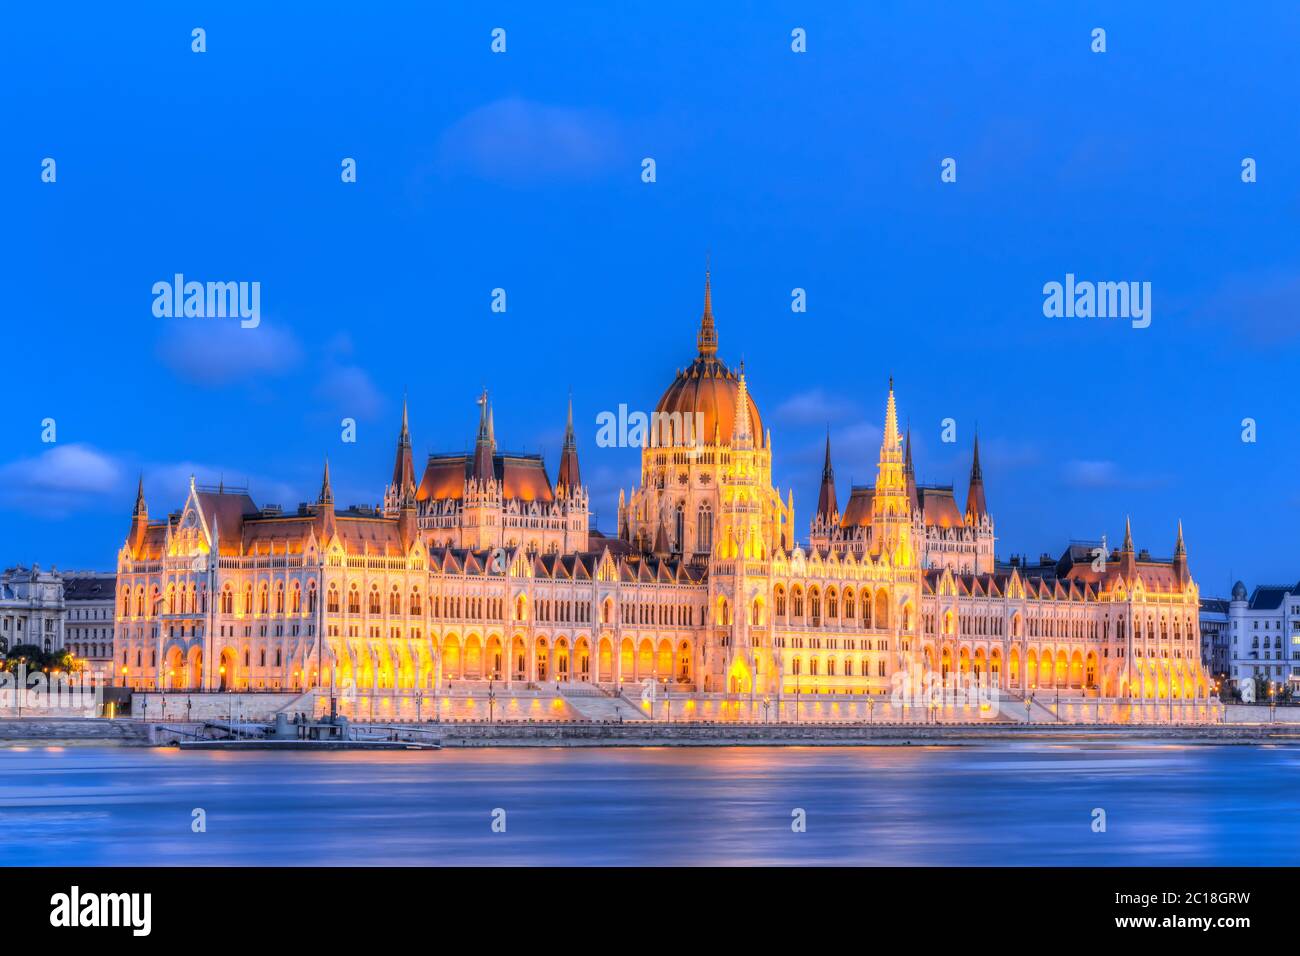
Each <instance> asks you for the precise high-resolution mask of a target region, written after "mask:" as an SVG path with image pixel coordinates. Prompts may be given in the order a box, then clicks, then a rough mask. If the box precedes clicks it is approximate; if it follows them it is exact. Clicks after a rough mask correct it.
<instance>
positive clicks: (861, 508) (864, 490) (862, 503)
mask: <svg viewBox="0 0 1300 956" xmlns="http://www.w3.org/2000/svg"><path fill="white" fill-rule="evenodd" d="M875 497H876V489H874V488H871V487H869V486H867V485H854V486H853V488H852V490H850V492H849V500H848V503H847V504H846V505H845V506H844V515H843V517H841V518H840V527H841V528H866V527H870V526H871V508H872V504H873V503H874V501H875Z"/></svg>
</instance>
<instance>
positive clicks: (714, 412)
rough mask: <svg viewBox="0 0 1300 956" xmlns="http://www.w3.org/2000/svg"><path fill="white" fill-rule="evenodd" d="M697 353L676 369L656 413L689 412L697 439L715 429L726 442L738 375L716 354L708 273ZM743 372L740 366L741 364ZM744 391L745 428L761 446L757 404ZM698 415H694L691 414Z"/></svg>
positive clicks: (704, 438)
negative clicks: (746, 407) (697, 430)
mask: <svg viewBox="0 0 1300 956" xmlns="http://www.w3.org/2000/svg"><path fill="white" fill-rule="evenodd" d="M697 344H698V345H699V350H700V352H699V355H698V356H697V357H696V359H695V361H693V362H692V363H691V364H690V365H688V366H686V368H684V369H683V370H682V371H680V372H678V373H677V377H676V378H675V379H673V383H672V384H671V385H669V386H668V390H667V391H666V392H664V394H663V398H661V399H659V404H658V405H656V406H655V411H656V412H657V413H660V414H670V415H671V414H679V415H681V416H682V419H683V420H686V419H687V418H688V416H691V418H690V420H691V422H692V427H694V424H693V423H694V422H695V421H700V422H701V424H702V426H703V432H702V433H701V434H700V435H699V436H697V440H698V441H702V442H704V443H705V444H712V443H713V436H714V434H715V433H716V435H717V436H718V443H719V444H723V445H726V444H728V443H730V441H731V434H732V429H733V428H735V425H736V406H737V403H738V402H739V401H740V376H739V375H737V374H736V373H735V372H733V371H731V369H729V368H727V366H726V365H724V364H723V363H722V360H721V359H719V358H718V333H717V330H716V329H715V328H714V327H713V302H712V295H711V293H710V289H709V275H708V273H707V272H706V273H705V274H704V314H703V315H702V316H701V317H700V333H699V336H698V337H697ZM741 371H742V374H743V371H744V369H743V366H742V369H741ZM745 391H746V393H747V394H746V400H747V403H748V405H749V428H750V433H751V434H752V435H753V436H754V444H755V446H756V447H759V448H761V447H762V446H763V441H764V437H765V436H764V434H763V420H762V418H761V417H760V416H759V414H758V405H756V404H755V403H754V397H753V395H750V394H748V391H749V390H748V388H747V389H746V390H745ZM695 415H700V416H702V418H700V419H696V418H694V417H693V416H695Z"/></svg>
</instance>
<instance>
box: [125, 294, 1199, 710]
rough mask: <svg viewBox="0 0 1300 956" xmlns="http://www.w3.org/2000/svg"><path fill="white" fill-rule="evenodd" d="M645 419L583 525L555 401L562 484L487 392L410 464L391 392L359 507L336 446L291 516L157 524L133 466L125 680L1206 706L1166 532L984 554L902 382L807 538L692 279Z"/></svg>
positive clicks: (971, 506) (973, 485) (236, 514)
mask: <svg viewBox="0 0 1300 956" xmlns="http://www.w3.org/2000/svg"><path fill="white" fill-rule="evenodd" d="M655 412H656V414H655V415H654V416H652V417H651V429H650V436H649V440H647V441H646V442H645V444H644V447H643V449H642V452H641V475H640V487H637V488H634V489H631V490H630V491H628V492H626V493H624V492H621V493H620V495H619V504H618V523H617V529H616V530H615V529H607V530H608V532H609V533H608V534H607V533H602V532H601V531H599V530H597V529H596V528H594V527H592V526H591V520H590V516H591V512H590V503H589V499H588V492H587V488H586V486H584V485H583V482H582V477H581V472H580V469H579V461H578V451H577V443H576V436H575V431H574V425H573V414H572V405H571V404H570V411H569V420H568V425H567V428H566V430H565V437H564V443H563V448H562V451H561V453H560V459H559V463H558V464H559V467H558V471H557V473H556V478H555V480H554V481H552V480H551V477H550V474H549V472H548V470H547V466H546V463H545V462H544V461H543V459H542V457H541V456H540V455H529V454H508V453H505V452H502V451H500V450H499V449H498V447H497V442H496V434H495V427H494V421H493V415H492V409H491V406H490V404H489V402H488V398H487V395H486V394H485V395H484V396H483V397H482V398H481V399H480V409H479V415H478V417H479V421H478V430H477V436H476V440H475V443H474V450H473V452H472V453H468V452H466V453H460V454H432V455H430V456H429V457H428V460H427V461H426V462H425V463H424V467H423V471H422V472H420V471H417V469H416V465H415V461H414V458H413V455H412V447H411V435H410V430H409V426H408V416H407V409H406V407H405V404H404V405H403V411H402V423H401V429H400V432H399V434H398V438H397V447H396V456H395V462H394V465H393V472H392V480H391V482H390V483H389V484H388V485H387V487H386V488H385V489H384V492H383V495H382V503H381V504H376V505H375V506H373V507H364V508H362V507H350V508H346V509H344V508H341V507H339V506H337V505H336V503H335V500H334V493H333V490H332V487H331V479H330V471H329V464H328V461H327V462H326V463H325V466H324V474H323V478H322V481H321V486H320V492H319V494H318V495H317V497H316V500H315V501H314V502H312V503H309V504H303V505H300V506H299V507H298V509H297V510H296V511H295V512H292V513H288V512H285V511H283V510H281V509H279V508H274V507H259V506H258V505H257V504H256V503H255V502H254V499H253V498H252V497H251V496H250V494H249V493H248V491H247V490H246V489H236V488H226V487H224V486H218V487H205V486H201V485H196V484H194V482H193V481H191V484H190V489H189V493H188V496H187V497H186V499H185V501H184V503H183V504H182V506H181V507H180V509H179V510H178V511H175V512H172V513H170V514H169V515H168V516H167V517H164V518H161V519H153V518H151V517H150V514H149V509H148V506H147V504H146V496H145V489H144V487H143V482H142V483H141V487H140V489H139V490H138V492H137V496H136V501H135V508H134V511H133V512H132V515H131V521H130V530H129V532H128V533H127V537H126V540H125V542H124V543H123V545H122V547H121V550H120V552H119V554H118V564H117V572H118V573H117V593H116V605H117V607H116V620H115V629H114V662H113V668H114V671H115V677H119V678H121V679H122V680H123V681H124V682H125V683H126V684H127V685H129V686H130V687H132V688H135V689H137V690H140V691H151V690H152V691H163V692H170V691H176V690H189V691H204V690H206V691H221V690H233V691H250V692H256V691H279V692H281V693H288V692H296V691H307V690H310V689H314V688H319V689H322V690H325V689H332V688H338V687H352V688H356V689H359V690H360V691H361V692H363V693H368V694H379V695H383V694H390V695H394V694H402V693H411V692H414V693H435V694H436V693H439V692H442V693H446V692H447V691H448V689H450V688H453V687H456V686H457V685H459V686H462V687H465V686H468V687H475V686H483V687H486V686H488V682H492V684H491V686H492V687H494V688H496V689H497V690H499V691H501V692H516V693H518V692H524V693H527V692H528V691H529V690H530V689H537V688H543V687H546V686H548V685H549V686H550V687H552V688H554V689H557V690H571V691H573V692H575V693H590V694H606V695H618V694H620V692H621V690H622V689H623V688H627V689H629V690H631V689H634V688H636V689H639V688H640V687H647V686H653V687H654V688H656V689H657V690H660V691H662V692H666V693H668V694H671V695H672V696H673V697H677V698H680V699H695V700H698V701H705V700H718V699H722V700H725V699H726V698H727V697H728V696H731V697H744V696H747V697H749V698H750V699H753V698H754V697H755V696H760V697H763V698H765V699H769V700H770V699H771V698H773V697H776V698H778V699H780V698H782V697H789V696H790V695H797V696H803V697H804V698H807V697H812V698H813V699H821V700H823V701H826V700H835V699H838V700H842V701H845V702H846V704H847V703H848V702H849V701H852V700H856V701H859V702H860V701H863V700H867V701H870V700H873V699H876V698H879V697H880V695H889V694H891V693H896V692H897V688H898V686H899V679H898V678H899V675H900V674H906V675H909V677H908V679H909V680H910V679H912V678H913V677H914V676H915V675H920V674H930V675H935V677H936V679H938V680H940V681H941V682H942V681H947V682H948V683H949V684H950V685H951V684H954V683H960V682H962V681H965V682H967V683H968V684H973V685H975V686H979V687H984V688H991V689H997V690H998V691H1000V692H1001V693H1002V694H1004V695H1007V696H1009V697H1011V698H1017V699H1019V700H1022V701H1024V707H1025V709H1026V711H1028V710H1029V708H1030V707H1032V706H1042V704H1041V703H1035V701H1037V702H1042V701H1045V700H1047V699H1048V698H1052V699H1054V700H1056V701H1059V700H1060V699H1062V698H1066V699H1072V700H1075V701H1083V702H1085V704H1084V706H1087V704H1086V702H1087V701H1089V700H1094V701H1096V702H1098V703H1097V704H1096V706H1100V702H1102V701H1110V702H1112V703H1115V702H1119V701H1125V702H1127V706H1128V708H1129V712H1130V714H1132V715H1134V719H1144V715H1146V714H1148V713H1150V714H1157V713H1159V712H1160V708H1161V706H1162V705H1164V704H1166V703H1167V704H1168V705H1169V707H1170V709H1172V705H1173V704H1174V703H1175V702H1177V703H1179V704H1180V706H1183V707H1186V706H1192V707H1194V708H1195V707H1197V706H1198V705H1201V706H1204V705H1208V704H1209V702H1210V699H1211V698H1212V697H1213V694H1214V688H1213V686H1212V685H1211V683H1210V682H1209V681H1208V679H1207V677H1206V674H1205V673H1204V672H1203V670H1202V667H1201V662H1200V651H1199V643H1200V642H1199V628H1198V608H1199V595H1198V588H1197V585H1196V583H1195V582H1194V581H1193V580H1192V577H1191V574H1190V572H1189V570H1188V564H1187V553H1186V549H1185V548H1184V545H1183V539H1182V529H1181V527H1180V528H1178V529H1177V533H1176V540H1175V541H1174V547H1173V556H1172V558H1167V559H1161V558H1154V557H1152V556H1151V555H1150V554H1149V553H1148V552H1147V551H1146V550H1135V547H1134V543H1133V538H1132V534H1131V532H1130V530H1129V528H1128V527H1127V524H1126V528H1125V534H1124V539H1123V544H1122V545H1121V546H1120V547H1119V548H1118V549H1109V548H1106V547H1105V546H1095V545H1090V544H1079V543H1074V544H1071V545H1069V546H1068V547H1066V548H1065V549H1064V550H1063V551H1062V552H1061V554H1060V556H1059V558H1055V559H1054V558H1052V557H1050V556H1044V557H1043V558H1042V559H1040V560H1039V562H1038V563H1036V564H1034V563H1031V562H1029V561H1027V560H1024V559H1013V560H1009V561H1003V560H1000V559H999V558H998V557H997V556H996V553H995V542H996V537H995V527H996V526H995V522H994V520H993V516H992V514H991V512H990V511H989V507H988V503H987V499H986V495H985V485H984V475H983V471H982V468H981V464H980V459H979V444H978V438H977V439H976V441H975V443H974V447H973V449H972V459H971V467H970V482H969V486H968V488H967V489H966V495H965V502H964V504H963V503H961V502H959V501H958V499H957V496H956V494H955V493H954V489H953V488H952V487H943V486H933V485H923V484H920V483H918V482H917V480H916V475H915V472H914V469H913V463H912V449H911V440H910V434H909V435H907V436H904V435H903V434H901V433H900V429H899V426H898V411H897V408H896V404H895V395H894V387H893V382H892V380H891V382H890V384H889V390H888V395H887V397H886V399H885V415H884V428H883V439H882V441H881V445H880V453H879V460H878V464H877V466H876V475H875V483H874V484H873V485H870V486H854V487H853V488H851V489H850V491H849V494H848V497H847V499H846V500H845V501H844V505H843V508H841V506H840V501H841V498H840V494H839V489H837V487H836V484H835V479H834V472H833V468H832V462H831V446H830V440H829V436H828V438H827V445H826V457H825V464H824V467H823V473H822V479H821V487H820V489H819V493H818V497H817V508H816V511H815V513H814V514H813V515H812V519H811V522H810V524H809V525H806V526H805V527H804V529H803V531H805V532H806V533H805V534H801V533H800V530H801V529H800V528H799V527H798V526H797V524H796V520H795V508H794V496H793V494H792V493H790V492H787V493H785V494H784V495H783V494H782V493H781V492H780V491H778V489H777V488H775V487H774V486H773V484H772V462H773V445H772V435H771V432H770V430H768V429H767V428H765V426H764V424H763V418H762V415H761V413H760V411H759V406H758V404H757V402H756V401H755V399H754V396H753V393H752V392H751V389H750V384H749V382H748V381H747V380H746V376H745V370H744V367H743V365H742V366H741V368H740V369H738V370H733V369H731V368H729V367H728V366H727V365H726V364H724V362H723V361H722V359H721V358H719V356H718V334H717V329H716V327H715V324H714V317H713V312H712V305H711V296H710V289H709V280H708V277H707V276H706V279H705V292H704V310H703V314H702V316H701V319H700V322H699V328H698V333H697V336H696V352H695V355H694V357H693V358H692V360H691V361H690V363H689V364H688V365H687V366H686V367H685V368H684V369H683V370H682V371H680V372H678V374H677V376H676V377H675V378H674V379H673V380H672V382H671V383H670V384H669V385H668V387H667V389H666V391H665V392H664V393H663V396H662V398H660V399H659V402H658V404H657V406H656V407H655ZM682 423H693V424H694V428H691V427H681V425H682ZM377 499H378V496H377ZM1169 537H1170V538H1175V534H1174V530H1173V529H1170V535H1169ZM801 541H802V542H804V543H800V542H801ZM650 682H653V684H651V683H650ZM583 685H587V686H586V687H583ZM818 695H848V696H846V697H838V698H835V697H832V698H825V697H819V696H818ZM1148 702H1150V703H1148ZM868 706H870V705H868ZM1148 707H1150V710H1148ZM778 712H779V711H778ZM1026 719H1028V715H1027V717H1026ZM1150 719H1158V718H1156V717H1152V718H1150Z"/></svg>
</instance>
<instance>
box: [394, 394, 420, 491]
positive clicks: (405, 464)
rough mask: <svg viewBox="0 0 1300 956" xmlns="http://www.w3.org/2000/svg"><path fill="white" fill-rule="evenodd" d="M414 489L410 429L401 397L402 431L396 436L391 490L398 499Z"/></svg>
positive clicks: (404, 404) (404, 400) (403, 397)
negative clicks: (394, 491)
mask: <svg viewBox="0 0 1300 956" xmlns="http://www.w3.org/2000/svg"><path fill="white" fill-rule="evenodd" d="M414 487H415V463H414V461H413V460H412V458H411V427H410V419H409V417H408V415H407V410H406V396H405V395H403V396H402V430H401V431H400V432H398V435H397V457H396V460H395V461H394V462H393V488H394V489H395V490H396V492H397V494H398V496H399V497H401V496H403V495H405V494H406V492H407V490H408V489H413V488H414Z"/></svg>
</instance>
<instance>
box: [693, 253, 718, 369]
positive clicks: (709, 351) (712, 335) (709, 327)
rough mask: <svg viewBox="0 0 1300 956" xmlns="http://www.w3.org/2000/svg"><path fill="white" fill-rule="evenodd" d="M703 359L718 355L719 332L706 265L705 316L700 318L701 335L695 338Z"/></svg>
mask: <svg viewBox="0 0 1300 956" xmlns="http://www.w3.org/2000/svg"><path fill="white" fill-rule="evenodd" d="M695 341H696V344H697V345H699V347H700V356H701V357H702V358H713V357H714V356H715V355H717V354H718V330H717V329H715V328H714V327H713V291H712V289H711V287H710V281H709V266H708V262H707V260H706V261H705V265H704V314H703V315H701V316H700V333H699V335H697V336H696V337H695Z"/></svg>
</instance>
